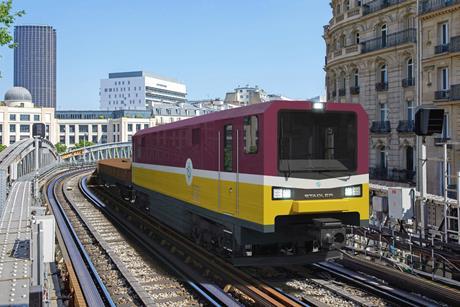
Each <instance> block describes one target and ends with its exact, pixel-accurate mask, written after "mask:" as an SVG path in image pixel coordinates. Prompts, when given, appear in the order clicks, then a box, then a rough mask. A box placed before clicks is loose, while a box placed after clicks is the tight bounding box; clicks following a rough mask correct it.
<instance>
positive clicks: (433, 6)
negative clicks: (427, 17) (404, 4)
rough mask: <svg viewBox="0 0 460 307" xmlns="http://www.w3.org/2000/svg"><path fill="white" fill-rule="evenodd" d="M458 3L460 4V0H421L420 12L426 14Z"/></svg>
mask: <svg viewBox="0 0 460 307" xmlns="http://www.w3.org/2000/svg"><path fill="white" fill-rule="evenodd" d="M456 4H460V0H421V1H420V4H419V13H420V14H426V13H429V12H433V11H437V10H440V9H443V8H446V7H449V6H452V5H456Z"/></svg>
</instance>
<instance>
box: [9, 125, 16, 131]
mask: <svg viewBox="0 0 460 307" xmlns="http://www.w3.org/2000/svg"><path fill="white" fill-rule="evenodd" d="M10 132H16V125H15V124H12V125H10Z"/></svg>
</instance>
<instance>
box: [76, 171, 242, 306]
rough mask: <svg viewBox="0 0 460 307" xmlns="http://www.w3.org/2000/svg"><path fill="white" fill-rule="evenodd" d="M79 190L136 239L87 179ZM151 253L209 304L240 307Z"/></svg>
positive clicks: (161, 256) (224, 294)
mask: <svg viewBox="0 0 460 307" xmlns="http://www.w3.org/2000/svg"><path fill="white" fill-rule="evenodd" d="M79 188H80V191H81V192H82V194H83V195H84V196H85V197H86V198H87V199H88V200H89V201H90V202H92V203H93V204H94V205H95V206H96V207H98V208H99V209H100V210H101V211H102V212H104V214H106V216H108V217H109V218H110V219H111V220H112V221H115V222H117V227H118V228H122V229H123V231H124V232H126V233H128V234H130V235H131V237H133V238H136V234H135V233H134V232H133V231H132V230H131V229H129V228H128V227H126V226H125V225H124V222H123V221H121V220H120V219H119V218H118V217H117V216H115V215H114V214H112V213H111V212H110V210H107V209H106V206H105V204H104V203H103V202H102V201H101V200H100V199H99V198H98V197H97V196H96V195H94V194H93V193H92V192H91V191H90V190H89V188H88V185H87V178H86V177H84V178H82V179H81V180H80V181H79ZM137 241H138V242H139V243H140V244H142V245H144V246H145V245H146V244H145V242H142V241H141V240H139V239H137ZM148 249H149V251H150V252H151V253H153V254H154V255H155V257H156V258H157V259H159V260H160V261H162V262H163V263H164V264H166V265H167V266H168V267H169V269H170V270H171V271H173V272H174V273H175V274H176V275H177V276H178V277H180V278H181V279H182V280H183V281H184V282H186V283H187V284H188V285H189V286H190V287H191V288H192V289H194V290H195V291H196V292H197V293H198V294H199V295H200V296H201V297H202V298H204V299H205V300H206V301H207V302H208V303H210V304H211V305H213V306H222V305H225V306H232V305H233V306H237V305H239V304H238V303H237V302H236V301H235V300H233V299H232V298H231V297H229V296H228V295H227V294H226V293H225V292H223V291H222V290H221V289H220V288H218V287H216V286H214V285H211V284H208V283H202V282H199V281H194V280H196V279H197V277H196V276H190V274H187V272H184V271H183V270H181V269H180V268H178V266H177V263H176V264H174V263H172V261H171V259H169V260H168V259H167V258H165V257H164V256H163V255H160V254H159V253H158V252H156V251H155V250H153V249H152V248H149V247H148Z"/></svg>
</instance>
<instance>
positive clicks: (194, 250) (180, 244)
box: [81, 180, 305, 306]
mask: <svg viewBox="0 0 460 307" xmlns="http://www.w3.org/2000/svg"><path fill="white" fill-rule="evenodd" d="M81 186H82V189H83V191H85V193H87V194H86V195H87V197H88V198H91V199H92V200H93V201H94V203H95V204H96V205H97V206H98V207H99V208H100V209H101V210H103V211H104V213H106V214H107V215H108V216H111V218H112V219H113V220H114V221H115V222H116V223H117V225H123V227H126V229H127V231H130V232H132V233H133V236H135V237H137V238H139V239H140V240H142V241H143V242H144V243H145V244H148V245H149V246H150V247H151V248H152V249H154V250H155V252H156V253H157V254H160V256H161V257H162V258H166V259H167V262H169V263H170V264H172V266H173V267H174V268H175V270H180V271H181V272H182V274H186V275H187V277H188V280H193V281H194V283H195V285H197V286H199V287H200V288H202V289H203V288H204V289H206V291H208V293H211V294H212V295H213V296H214V297H215V298H216V299H219V300H220V301H218V303H219V304H222V305H239V304H241V303H243V304H250V305H263V306H305V304H303V303H301V302H299V301H297V300H296V299H295V298H292V297H290V296H289V295H287V294H285V293H283V292H282V291H280V290H278V289H275V288H273V287H270V286H269V285H267V284H265V283H263V282H261V281H259V280H256V279H254V278H252V277H251V276H249V275H248V274H245V273H244V272H242V271H241V270H239V269H237V268H235V267H233V266H232V265H230V264H229V263H227V262H225V261H224V260H223V259H221V258H219V257H216V256H215V255H213V254H211V253H209V252H208V251H206V250H204V249H203V248H201V247H199V246H196V245H195V244H194V243H192V242H191V241H189V240H188V239H186V238H184V237H183V236H181V235H179V234H178V233H176V232H175V231H173V230H171V229H170V228H169V227H167V226H165V225H163V224H162V223H161V222H159V221H156V220H155V219H154V218H153V217H152V216H151V215H147V214H145V213H143V212H140V211H139V210H137V209H135V208H134V207H133V205H132V204H130V203H128V202H126V201H123V200H121V199H119V198H117V197H116V196H114V195H112V194H110V193H107V192H106V191H104V188H102V187H101V186H93V187H92V188H91V189H89V188H88V186H87V184H86V181H85V180H83V181H82V184H81ZM93 191H97V196H96V195H95V193H93ZM102 199H103V201H102ZM129 220H135V221H136V223H131V222H129ZM158 243H159V244H158ZM222 299H223V300H224V301H222ZM235 299H237V300H235Z"/></svg>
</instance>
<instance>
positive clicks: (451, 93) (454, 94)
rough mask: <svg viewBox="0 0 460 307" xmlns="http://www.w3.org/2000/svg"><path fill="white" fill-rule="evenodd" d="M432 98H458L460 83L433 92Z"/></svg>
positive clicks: (449, 99) (454, 99)
mask: <svg viewBox="0 0 460 307" xmlns="http://www.w3.org/2000/svg"><path fill="white" fill-rule="evenodd" d="M434 100H435V101H436V100H438V101H446V100H447V101H456V100H460V84H453V85H451V86H450V88H449V89H448V90H440V91H436V92H434Z"/></svg>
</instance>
